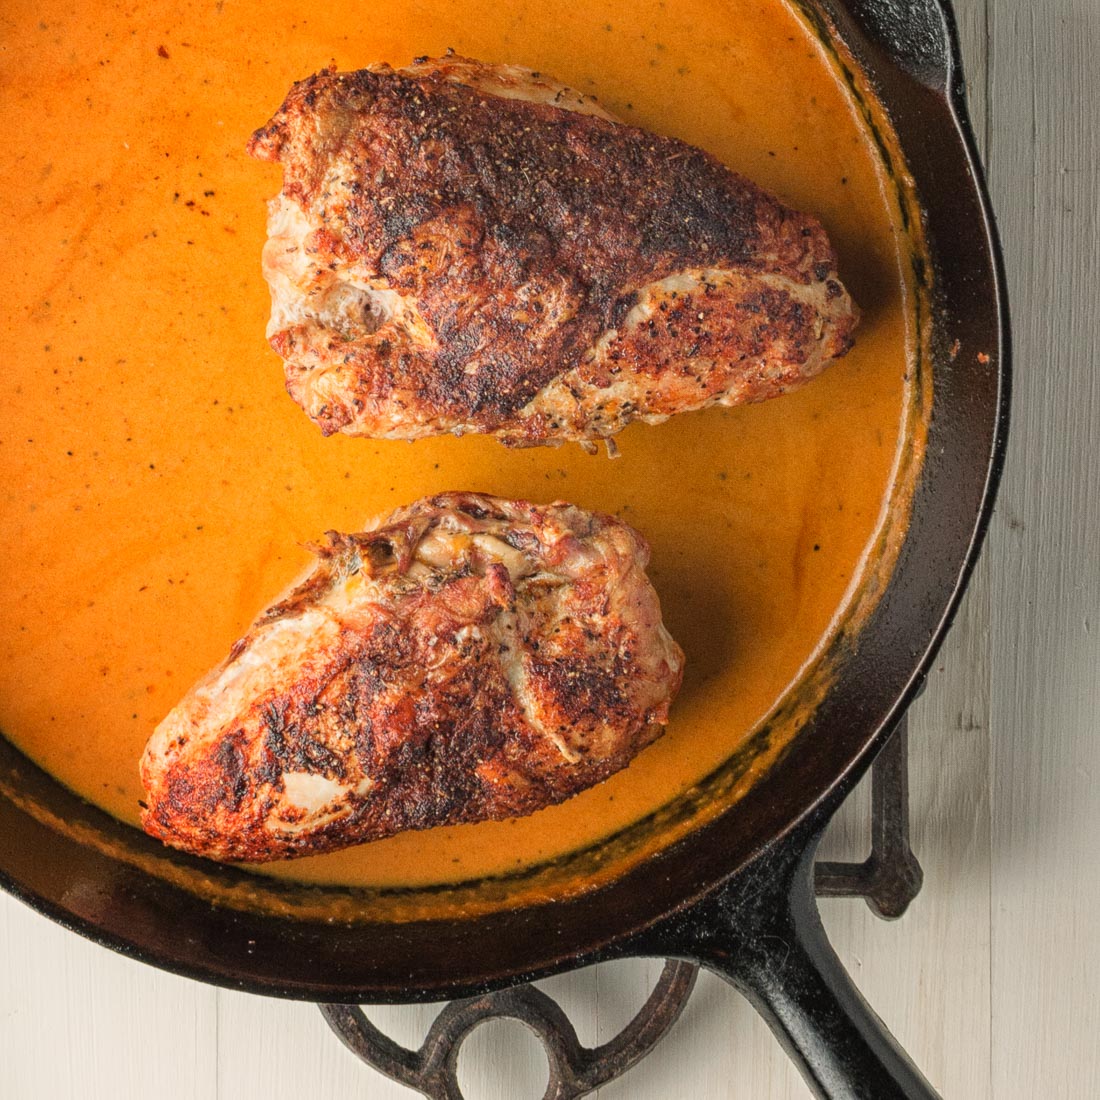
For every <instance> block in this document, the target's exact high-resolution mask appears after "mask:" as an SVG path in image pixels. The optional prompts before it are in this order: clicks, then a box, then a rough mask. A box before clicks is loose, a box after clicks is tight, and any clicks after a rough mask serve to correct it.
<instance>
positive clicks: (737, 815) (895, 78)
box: [0, 0, 1009, 1100]
mask: <svg viewBox="0 0 1100 1100" xmlns="http://www.w3.org/2000/svg"><path fill="white" fill-rule="evenodd" d="M803 6H804V7H805V9H806V10H807V12H808V13H809V14H810V16H811V18H814V19H817V20H823V22H822V23H821V25H822V27H823V28H826V27H827V26H828V25H829V24H830V23H831V24H832V26H833V27H834V28H835V34H836V35H837V36H838V37H839V38H840V39H841V41H843V42H844V43H845V44H846V45H847V47H848V48H849V49H850V50H851V52H852V54H853V55H854V56H855V58H856V59H857V61H858V63H859V65H860V66H861V67H862V68H863V69H864V71H865V73H866V74H867V75H868V77H869V78H870V81H871V83H872V85H873V87H874V88H875V89H876V93H877V95H878V97H879V99H880V101H881V103H882V104H883V105H884V106H885V108H886V110H887V112H888V114H889V115H890V117H891V119H892V122H893V125H894V127H895V129H896V132H897V135H898V138H899V140H900V143H901V148H902V149H903V151H904V154H905V157H906V159H907V161H908V167H909V169H910V170H911V172H912V174H913V176H914V179H915V182H916V187H917V191H918V194H919V196H920V200H921V205H922V208H923V211H924V217H925V220H926V226H925V229H926V234H927V236H928V239H929V248H930V255H931V257H932V266H933V275H932V282H933V285H934V287H935V302H934V306H933V310H932V314H933V315H932V318H931V321H932V325H933V340H932V344H933V359H934V370H933V386H934V401H933V415H932V419H931V425H930V430H929V439H928V445H927V457H926V461H925V464H924V467H923V470H922V472H921V475H920V483H919V486H918V488H917V492H916V496H915V499H914V503H913V512H912V519H911V523H910V526H909V529H908V532H907V534H906V536H905V541H904V544H903V546H902V548H901V551H900V554H899V557H898V560H897V564H896V566H895V568H894V570H893V572H892V574H891V576H890V578H889V582H888V584H887V586H886V589H885V592H884V594H883V596H882V598H881V600H880V602H879V603H878V605H877V607H876V609H875V611H874V612H873V614H872V615H871V617H870V618H869V619H868V621H867V622H866V624H865V626H864V627H863V629H862V630H861V632H860V635H859V638H858V644H857V645H856V646H854V647H853V648H851V651H850V652H849V653H848V655H847V657H846V659H845V660H844V662H843V664H842V666H841V668H840V669H839V672H838V676H837V680H836V683H835V685H834V686H833V687H832V689H831V690H830V692H829V694H828V696H827V697H826V699H825V701H824V703H823V704H822V705H821V706H820V707H819V708H818V710H817V712H816V715H815V717H814V719H813V721H812V723H811V726H810V728H809V729H808V730H806V731H805V732H804V734H803V735H801V736H800V737H799V739H798V743H797V749H796V751H792V752H790V753H788V754H787V755H786V756H785V757H784V758H783V759H782V760H781V761H780V762H779V763H778V764H776V765H775V766H774V767H773V768H772V770H771V771H770V772H769V773H768V774H767V775H766V776H765V777H764V778H763V779H762V780H760V781H759V782H757V783H756V784H755V786H754V787H753V788H752V789H751V790H750V791H749V793H748V794H747V795H746V796H745V797H744V798H743V799H742V800H741V801H740V802H738V803H737V804H736V806H735V807H734V808H733V809H732V810H731V811H728V812H726V813H724V814H723V815H722V816H720V817H718V818H716V819H715V820H713V821H712V822H711V823H710V824H708V825H706V826H704V827H702V828H700V829H698V830H696V831H695V832H693V833H691V834H690V835H688V836H687V837H686V838H685V839H683V840H681V841H680V842H678V843H677V844H675V845H673V846H671V847H669V848H667V849H665V850H664V851H661V852H659V853H658V854H657V855H655V856H653V857H651V858H649V859H648V860H646V861H645V862H644V863H642V864H641V865H640V866H638V867H636V868H635V869H634V870H632V871H630V872H629V873H627V874H625V875H624V876H622V877H621V878H619V879H617V880H615V881H613V882H612V883H611V884H610V885H607V886H604V887H602V888H600V889H596V890H591V891H589V892H587V893H581V894H579V895H578V896H574V897H571V898H569V899H567V900H562V901H558V902H555V903H553V904H549V905H541V906H530V907H527V908H519V909H513V910H510V911H507V912H496V913H491V914H490V915H487V916H481V917H477V918H473V919H466V920H450V921H430V922H429V921H421V922H415V923H407V924H369V923H356V924H334V923H330V922H328V921H324V920H305V919H293V920H292V919H288V918H281V917H275V916H270V915H264V914H262V913H257V912H250V911H243V910H238V909H235V908H230V907H216V906H214V905H212V904H211V903H210V902H208V901H206V900H204V899H203V898H202V897H200V896H198V894H196V893H192V892H190V891H189V890H184V889H182V888H180V887H177V886H173V885H170V884H168V883H167V882H166V881H165V880H164V879H163V878H161V877H157V876H154V875H152V874H149V873H147V872H146V871H144V870H141V869H140V867H139V866H137V865H135V862H134V861H133V860H127V859H124V858H118V857H117V856H116V855H113V854H108V851H109V845H111V844H113V845H115V850H116V851H118V850H121V849H127V850H138V849H139V848H140V846H141V845H142V844H149V845H152V844H153V842H152V841H149V840H148V839H147V838H144V837H141V836H140V834H138V833H137V832H136V831H135V830H133V829H129V828H127V827H125V826H122V825H120V824H118V823H117V822H115V821H114V820H113V819H111V818H109V817H108V816H107V815H106V814H104V813H102V812H101V811H99V810H97V809H95V808H94V807H91V806H89V805H87V804H86V803H84V802H82V801H81V800H80V799H79V798H77V797H76V796H75V795H73V794H71V793H69V792H68V791H66V790H65V789H64V788H62V787H61V786H60V785H59V784H58V783H56V782H55V781H54V780H53V779H51V778H50V777H49V776H47V775H46V774H45V773H44V772H42V771H40V770H39V769H37V768H36V767H35V766H34V765H32V764H30V763H29V762H28V761H27V760H26V758H25V757H23V756H21V755H20V754H19V753H18V752H17V751H16V750H15V749H14V748H12V746H10V745H9V744H8V743H7V742H6V741H4V740H3V739H2V738H0V789H6V790H7V791H8V796H4V795H3V794H0V838H2V842H0V885H2V886H4V887H5V888H6V889H7V890H9V891H11V892H12V893H13V894H15V895H16V896H18V897H20V898H22V899H23V900H24V901H27V902H29V903H30V904H31V905H33V906H34V907H35V908H37V909H38V910H40V911H41V912H43V913H45V914H46V915H47V916H50V917H52V918H53V919H55V920H57V921H58V922H60V923H61V924H63V925H66V926H67V927H69V928H71V929H74V930H76V931H79V932H81V933H83V934H84V935H86V936H89V937H90V938H92V939H94V940H96V941H97V942H99V943H101V944H104V945H106V946H109V947H112V948H114V949H116V950H118V951H121V952H123V953H124V954H127V955H131V956H133V957H136V958H139V959H142V960H144V961H146V962H150V963H153V964H154V965H157V966H160V967H163V968H165V969H167V970H172V971H175V972H178V973H182V974H187V975H189V976H191V977H195V978H199V979H202V980H205V981H210V982H215V983H218V984H221V985H226V986H231V987H235V988H240V989H246V990H250V991H252V992H255V993H262V994H269V995H277V996H285V997H295V998H300V999H308V1000H317V1001H323V1002H338V1003H345V1004H352V1003H369V1002H380V1001H395V1002H397V1001H417V1000H420V1001H434V1000H442V999H447V998H452V997H457V996H468V995H471V994H474V993H479V992H482V991H485V990H488V989H493V988H501V987H504V986H508V985H512V984H514V983H516V982H519V981H524V980H529V979H531V978H535V977H539V976H545V975H548V974H550V973H554V972H557V971H561V970H566V969H570V968H573V967H577V966H581V965H587V964H590V963H592V962H596V961H599V960H602V959H608V958H615V957H622V956H629V955H661V956H673V957H679V958H685V959H692V960H696V961H698V962H700V963H702V964H703V965H704V966H707V967H709V968H710V969H712V970H714V971H716V972H717V973H719V974H721V975H722V976H723V977H724V978H726V979H727V980H728V981H730V982H732V983H733V984H734V985H735V986H737V987H738V988H739V989H741V990H742V991H743V992H744V993H745V994H746V995H747V996H748V997H749V999H750V1000H751V1001H752V1002H753V1003H754V1004H755V1005H756V1006H757V1007H758V1008H759V1009H760V1011H761V1012H762V1013H763V1014H764V1015H765V1017H766V1018H767V1019H768V1022H769V1024H770V1025H771V1026H772V1028H773V1029H774V1030H775V1032H776V1033H777V1035H778V1036H779V1038H780V1039H781V1041H782V1042H783V1043H784V1045H785V1046H786V1048H787V1049H788V1051H789V1052H790V1053H791V1055H792V1057H793V1058H795V1059H796V1060H797V1062H798V1064H799V1066H800V1068H801V1069H802V1071H803V1073H804V1074H805V1076H806V1078H807V1080H808V1081H809V1082H810V1084H811V1086H812V1087H813V1088H814V1089H815V1090H816V1091H817V1092H818V1093H819V1094H820V1095H822V1096H827V1097H868V1098H871V1097H873V1098H875V1100H884V1098H890V1097H906V1098H916V1097H931V1096H934V1095H935V1094H934V1093H933V1091H932V1089H931V1088H930V1086H929V1085H928V1084H927V1082H925V1081H924V1079H923V1078H922V1077H921V1076H920V1073H919V1072H918V1071H917V1070H916V1068H915V1067H914V1066H913V1065H912V1063H911V1062H910V1061H909V1060H908V1058H907V1057H906V1056H905V1054H904V1052H902V1051H901V1049H900V1048H899V1047H898V1046H897V1044H896V1042H895V1041H894V1040H893V1038H892V1037H891V1036H890V1034H889V1033H888V1032H887V1031H886V1029H885V1028H884V1027H883V1025H882V1023H881V1021H879V1019H878V1018H877V1017H876V1016H875V1015H874V1013H873V1012H872V1011H871V1009H870V1008H869V1007H868V1006H867V1004H866V1002H865V1001H864V1000H863V999H862V997H861V996H860V994H859V993H858V992H857V990H856V989H855V987H854V986H853V985H852V983H851V981H850V979H849V978H848V976H847V974H846V973H845V972H844V971H843V969H842V967H841V965H840V962H839V960H838V959H837V957H836V955H835V954H834V953H833V951H832V949H831V947H830V946H829V944H828V942H827V940H826V938H825V935H824V931H823V929H822V926H821V921H820V919H819V917H818V913H817V909H816V906H815V902H814V897H813V890H812V881H811V874H812V860H813V854H814V851H815V849H816V846H817V841H818V838H819V837H820V835H821V833H822V830H823V829H824V827H825V825H826V823H827V821H828V820H829V818H830V816H831V815H832V813H833V811H834V810H835V809H836V807H837V806H838V805H839V804H840V802H841V801H842V800H843V799H844V797H845V796H846V795H847V793H848V792H849V791H850V790H851V788H852V786H853V785H854V784H855V783H856V781H857V780H858V779H859V777H860V776H861V775H862V773H863V772H864V770H865V769H866V768H867V766H868V765H869V763H870V762H871V760H872V758H873V757H874V755H875V753H876V752H877V750H878V749H879V748H881V746H882V744H883V743H884V741H885V739H886V737H887V736H888V734H889V732H890V730H891V728H892V726H893V724H894V722H895V721H896V719H897V717H898V716H899V715H900V714H901V713H902V711H903V709H904V707H905V706H906V705H907V703H908V702H909V700H910V699H911V698H912V696H913V694H914V693H915V692H916V690H917V689H918V688H919V686H920V683H921V681H922V679H923V676H924V672H925V670H926V669H927V667H928V665H929V663H930V661H931V659H932V657H933V655H934V652H935V649H936V647H937V645H938V644H939V642H940V640H941V639H942V637H943V634H944V632H945V630H946V629H947V626H948V624H949V622H950V619H951V616H952V614H953V613H954V610H955V607H956V604H957V602H958V599H959V597H960V595H961V592H962V589H963V586H964V584H965V582H966V579H967V577H968V575H969V572H970V569H971V567H972V565H973V562H974V559H975V556H976V554H977V551H978V547H979V543H980V540H981V537H982V535H983V533H984V530H985V526H986V522H987V520H988V516H989V512H990V509H991V506H992V500H993V493H994V490H995V486H996V482H997V478H998V475H999V471H1000V467H1001V461H1002V455H1003V448H1004V442H1005V431H1006V427H1007V407H1008V406H1007V402H1008V355H1009V345H1008V319H1007V311H1006V300H1005V292H1004V281H1003V274H1002V270H1001V261H1000V255H999V251H998V245H997V239H996V231H995V228H994V225H993V221H992V217H991V214H990V210H989V202H988V198H987V196H986V193H985V189H984V185H983V182H982V177H981V172H980V168H979V166H978V161H977V157H976V154H975V150H974V142H973V137H972V134H971V131H970V128H969V125H968V122H967V118H966V110H965V105H964V94H963V80H962V73H961V70H960V66H959V54H958V45H957V41H956V37H955V28H954V22H953V18H952V15H951V13H950V11H949V10H948V9H947V8H946V7H945V6H944V5H943V4H941V2H940V0H805V3H804V4H803ZM979 353H980V354H979ZM815 731H816V732H817V733H818V734H819V735H818V736H815V735H814V734H815ZM31 803H34V804H36V805H37V806H38V807H39V812H36V813H35V814H34V815H32V814H31V813H29V812H27V810H26V807H27V805H28V804H31ZM43 809H44V810H45V811H46V812H45V814H44V813H43V812H42V810H43ZM50 815H53V816H54V818H55V819H56V822H64V823H65V825H66V828H65V829H64V831H62V830H61V829H60V828H59V827H57V825H56V824H54V825H52V826H51V824H50ZM74 829H75V830H76V831H77V834H79V831H80V830H83V831H84V832H85V834H86V835H88V834H89V833H90V834H91V835H94V836H95V837H97V838H99V839H100V840H101V841H103V843H100V844H98V845H92V846H89V845H86V844H84V843H80V842H79V841H78V840H77V839H75V838H74V835H75V834H74ZM158 851H159V848H158ZM173 858H175V857H173ZM179 858H180V859H186V857H182V856H181V857H179ZM196 862H197V861H196ZM212 873H213V872H212ZM218 873H220V872H218Z"/></svg>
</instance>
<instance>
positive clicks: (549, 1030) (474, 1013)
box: [319, 960, 698, 1100]
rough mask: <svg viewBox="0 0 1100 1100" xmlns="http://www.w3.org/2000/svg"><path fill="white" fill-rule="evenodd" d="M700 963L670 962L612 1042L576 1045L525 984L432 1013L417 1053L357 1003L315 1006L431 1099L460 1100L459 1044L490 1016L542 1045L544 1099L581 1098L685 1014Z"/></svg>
mask: <svg viewBox="0 0 1100 1100" xmlns="http://www.w3.org/2000/svg"><path fill="white" fill-rule="evenodd" d="M697 974H698V968H697V967H696V966H695V965H693V964H692V963H688V962H680V961H678V960H669V961H668V962H666V963H665V967H664V970H663V971H662V972H661V976H660V978H659V979H658V980H657V984H656V985H655V986H654V987H653V992H652V993H650V995H649V997H648V998H647V999H646V1002H645V1004H644V1005H642V1007H641V1008H640V1009H639V1010H638V1013H637V1014H636V1015H635V1017H634V1018H633V1019H632V1020H631V1021H630V1023H629V1024H627V1026H626V1027H625V1028H624V1029H623V1030H622V1031H620V1032H619V1034H618V1035H616V1036H615V1038H614V1039H612V1040H611V1041H610V1042H607V1043H603V1044H601V1045H600V1046H598V1047H594V1048H589V1047H585V1046H582V1045H581V1043H580V1040H579V1039H578V1038H577V1033H576V1030H575V1029H574V1027H573V1024H572V1023H571V1022H570V1020H569V1017H568V1016H566V1014H565V1012H564V1011H562V1008H561V1006H560V1005H559V1004H558V1003H557V1001H555V1000H554V999H553V998H551V997H549V996H547V995H546V994H545V993H543V992H542V990H541V989H536V988H535V987H534V986H531V985H520V986H515V987H513V988H511V989H503V990H499V991H498V992H496V993H486V994H484V995H482V996H480V997H468V998H466V999H465V1000H461V1001H451V1002H450V1003H448V1004H447V1005H446V1007H445V1008H444V1009H443V1011H442V1012H441V1013H440V1014H439V1015H438V1016H437V1017H436V1019H435V1022H434V1023H433V1024H432V1026H431V1028H430V1030H429V1031H428V1034H427V1036H426V1037H425V1039H424V1042H423V1044H422V1045H421V1047H420V1049H419V1050H415V1051H414V1050H409V1049H408V1048H406V1047H403V1046H401V1045H399V1044H398V1043H395V1042H394V1041H393V1040H392V1039H391V1038H390V1037H389V1036H388V1035H386V1034H385V1033H384V1032H382V1031H381V1030H379V1029H378V1028H377V1027H375V1026H374V1024H372V1023H371V1022H370V1020H368V1019H367V1017H366V1015H365V1014H364V1012H363V1010H362V1009H361V1008H359V1007H358V1006H356V1005H340V1004H326V1005H320V1006H319V1007H320V1009H321V1015H322V1016H324V1018H325V1022H326V1023H327V1024H328V1025H329V1027H331V1028H332V1030H333V1031H335V1032H336V1034H337V1035H338V1036H339V1038H340V1040H341V1041H342V1042H343V1043H344V1045H345V1046H346V1047H347V1048H348V1049H349V1050H350V1051H351V1052H352V1053H353V1054H355V1055H356V1056H357V1057H358V1058H360V1059H361V1060H362V1061H364V1062H366V1063H367V1064H368V1065H370V1066H373V1067H374V1068H375V1069H377V1070H379V1071H380V1072H381V1073H384V1074H385V1075H386V1076H387V1077H391V1078H393V1080H395V1081H399V1082H400V1083H401V1084H403V1085H405V1086H407V1087H408V1088H411V1089H416V1090H417V1091H418V1092H420V1093H421V1094H423V1095H424V1096H427V1097H428V1098H429V1100H463V1093H462V1090H461V1088H460V1087H459V1083H458V1056H459V1052H460V1050H461V1047H462V1043H463V1041H464V1040H465V1039H467V1038H468V1037H469V1035H470V1034H471V1032H473V1030H474V1029H475V1028H476V1027H478V1025H480V1024H482V1023H485V1022H486V1021H487V1020H490V1019H501V1018H506V1019H513V1020H518V1021H519V1022H520V1023H521V1024H523V1025H524V1026H526V1027H528V1028H530V1030H531V1031H533V1032H534V1033H535V1035H536V1036H537V1038H538V1039H539V1041H540V1042H541V1043H542V1045H543V1047H544V1049H545V1051H546V1058H547V1062H548V1064H549V1071H550V1072H549V1079H548V1081H547V1085H546V1092H545V1093H544V1094H543V1100H579V1098H580V1097H582V1096H587V1095H588V1094H589V1093H591V1092H593V1091H594V1090H595V1089H597V1088H599V1087H600V1086H601V1085H605V1084H607V1082H608V1081H612V1080H614V1079H615V1078H616V1077H619V1076H621V1075H622V1074H624V1073H625V1072H626V1071H627V1070H628V1069H630V1067H631V1066H634V1065H636V1064H637V1063H638V1062H639V1061H641V1059H642V1058H644V1057H645V1056H646V1054H648V1053H649V1051H650V1050H651V1049H652V1048H653V1047H654V1046H655V1045H656V1044H657V1043H658V1042H660V1041H661V1039H663V1038H664V1036H665V1035H666V1033H667V1032H668V1030H669V1028H671V1027H672V1025H673V1024H674V1023H676V1020H677V1019H678V1018H679V1016H680V1013H681V1012H682V1011H683V1008H684V1005H686V1004H687V1001H688V998H689V997H690V996H691V990H692V988H693V986H694V985H695V978H696V976H697Z"/></svg>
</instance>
